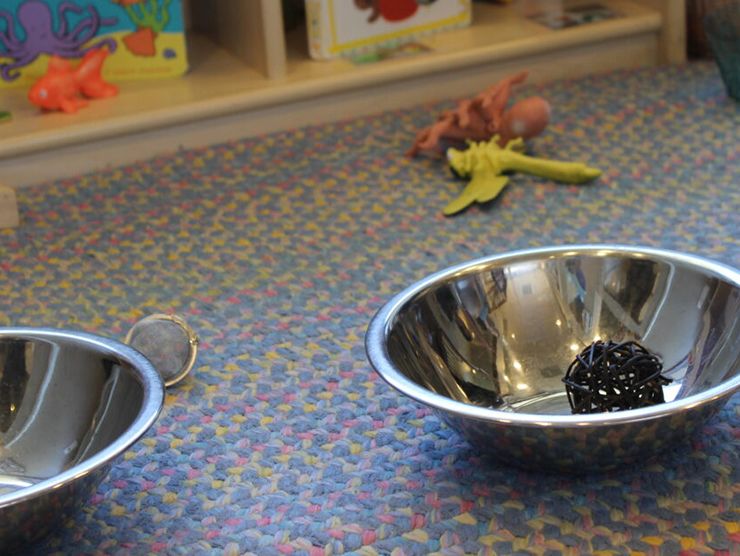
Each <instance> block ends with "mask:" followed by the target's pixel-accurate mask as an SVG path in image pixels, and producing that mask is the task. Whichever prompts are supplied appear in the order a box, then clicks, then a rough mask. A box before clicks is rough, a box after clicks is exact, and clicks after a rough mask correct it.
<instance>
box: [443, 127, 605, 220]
mask: <svg viewBox="0 0 740 556" xmlns="http://www.w3.org/2000/svg"><path fill="white" fill-rule="evenodd" d="M497 141H498V136H495V137H493V138H492V139H491V140H490V141H480V142H475V141H468V148H467V149H466V150H464V151H460V150H457V149H448V150H447V160H448V161H449V163H450V168H452V171H453V172H455V173H456V174H457V175H459V176H461V177H468V176H469V177H470V182H468V185H467V186H466V187H465V189H464V190H463V192H462V193H461V194H460V196H459V197H458V198H457V199H455V200H454V201H452V202H451V203H450V204H448V205H447V206H446V207H445V208H444V209H443V210H442V212H443V213H444V215H445V216H451V215H453V214H456V213H458V212H460V211H461V210H464V209H466V208H468V207H469V206H470V205H471V204H473V203H486V202H488V201H491V200H493V199H495V198H496V197H498V194H499V193H501V191H502V190H503V189H504V187H506V184H507V183H508V182H509V178H508V176H504V175H502V174H503V173H504V172H524V173H526V174H533V175H535V176H540V177H543V178H549V179H552V180H556V181H561V182H565V183H575V184H581V183H586V182H589V181H592V180H594V179H596V178H598V177H599V176H600V175H601V171H600V170H597V169H596V168H590V167H589V166H586V165H585V164H582V163H580V162H560V161H557V160H546V159H544V158H535V157H533V156H527V155H524V154H522V153H521V151H523V150H524V141H523V140H522V139H521V138H517V139H513V140H511V141H509V142H508V143H507V144H506V146H505V147H503V148H501V147H499V146H498V143H497Z"/></svg>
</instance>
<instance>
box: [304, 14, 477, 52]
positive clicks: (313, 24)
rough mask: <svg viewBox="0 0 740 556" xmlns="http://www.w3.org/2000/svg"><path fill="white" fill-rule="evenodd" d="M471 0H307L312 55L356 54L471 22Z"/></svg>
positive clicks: (307, 22) (399, 43)
mask: <svg viewBox="0 0 740 556" xmlns="http://www.w3.org/2000/svg"><path fill="white" fill-rule="evenodd" d="M471 11H472V8H471V0H306V25H307V27H308V43H309V52H310V54H311V57H313V58H316V59H329V58H336V57H339V56H346V57H353V56H357V55H359V54H362V53H366V52H370V51H372V50H373V49H377V48H379V47H388V46H394V45H401V44H404V43H407V42H410V41H413V40H415V39H418V38H419V37H421V36H424V35H427V34H430V33H434V32H437V31H441V30H443V29H450V28H454V27H464V26H466V25H469V24H470V18H471Z"/></svg>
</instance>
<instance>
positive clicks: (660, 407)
mask: <svg viewBox="0 0 740 556" xmlns="http://www.w3.org/2000/svg"><path fill="white" fill-rule="evenodd" d="M739 315H740V273H739V272H738V271H737V270H735V269H732V268H729V267H727V266H724V265H722V264H718V263H715V262H712V261H709V260H706V259H703V258H700V257H695V256H691V255H686V254H681V253H676V252H671V251H665V250H659V249H649V248H638V247H624V246H614V245H585V246H571V247H555V248H544V249H532V250H526V251H518V252H513V253H508V254H504V255H500V256H493V257H489V258H484V259H480V260H476V261H472V262H469V263H466V264H462V265H459V266H456V267H453V268H450V269H447V270H443V271H442V272H439V273H437V274H434V275H432V276H429V277H428V278H425V279H423V280H421V281H420V282H418V283H416V284H414V285H412V286H411V287H409V288H408V289H406V290H405V291H403V292H401V293H400V294H398V295H397V296H396V297H394V298H393V299H392V300H390V301H389V302H388V303H387V304H386V305H385V306H384V307H382V308H381V309H380V311H379V312H378V313H377V315H376V316H375V317H374V318H373V320H372V322H371V323H370V326H369V328H368V331H367V335H366V340H365V342H366V350H367V354H368V358H369V360H370V362H371V364H372V365H373V367H374V368H375V370H376V371H377V372H378V373H379V374H380V376H381V377H383V378H384V379H385V380H386V381H387V382H388V383H389V384H390V385H391V386H393V387H395V388H397V389H398V390H400V391H401V392H402V393H404V394H406V395H407V396H410V397H411V398H413V399H415V400H417V401H419V402H421V403H423V404H425V405H427V406H430V407H432V408H434V409H435V410H437V411H438V413H439V414H440V415H441V417H442V418H443V419H444V420H445V421H446V422H447V423H449V425H450V426H451V427H453V428H455V429H456V430H458V431H459V432H461V433H462V434H463V435H464V436H465V437H466V438H467V439H468V440H469V442H470V443H471V444H472V445H473V446H475V447H477V448H479V449H481V450H485V451H488V452H490V453H492V454H493V455H494V456H496V457H497V458H499V459H500V460H503V461H505V462H507V463H511V464H514V465H517V466H520V467H526V468H536V469H544V470H568V471H585V470H593V469H604V470H605V469H610V468H614V467H617V466H620V465H624V464H628V463H632V462H637V461H640V460H644V459H648V458H650V457H652V456H655V455H656V454H658V453H659V452H661V451H662V450H664V449H665V448H666V447H668V446H671V445H673V444H674V443H676V442H677V441H679V440H682V439H684V438H685V437H687V436H688V435H689V434H690V433H691V432H692V431H693V430H695V429H696V428H697V427H698V426H700V425H701V423H702V422H704V421H705V420H706V419H707V418H708V417H710V416H711V415H713V414H715V413H716V412H717V411H718V410H719V409H720V408H721V407H722V405H723V404H724V403H725V402H727V401H728V400H729V398H730V396H732V394H733V392H735V391H736V390H738V388H740V376H739V373H738V367H739V366H740V365H739V362H740V334H739V329H740V324H739V318H740V317H739ZM598 339H600V340H614V341H623V340H635V341H637V342H639V343H640V344H642V345H643V346H644V347H646V348H647V349H648V350H650V351H651V352H653V353H655V354H657V355H659V356H660V358H661V359H662V361H663V365H664V371H663V374H664V375H665V376H667V377H669V378H670V379H672V383H671V384H670V385H668V386H665V387H664V394H665V403H661V404H657V405H654V406H651V407H644V408H640V409H632V410H625V411H616V412H607V413H598V414H588V415H573V414H571V409H570V405H569V402H568V398H567V393H566V390H565V387H564V384H563V382H562V379H563V376H564V374H565V371H566V370H567V368H568V366H569V364H570V363H571V362H572V361H573V359H574V356H575V355H576V354H577V353H578V352H580V351H581V350H582V349H583V348H584V347H586V346H588V345H590V344H591V343H592V342H594V341H595V340H598Z"/></svg>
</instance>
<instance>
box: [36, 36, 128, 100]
mask: <svg viewBox="0 0 740 556" xmlns="http://www.w3.org/2000/svg"><path fill="white" fill-rule="evenodd" d="M107 56H108V50H107V49H105V48H99V49H97V50H91V51H89V52H88V53H87V54H85V56H84V58H82V61H81V62H80V65H79V66H77V67H76V68H75V69H72V65H71V64H70V63H69V62H68V61H67V60H64V59H62V58H60V57H58V56H52V57H51V59H50V60H49V68H48V69H47V70H46V75H44V76H42V77H41V78H40V79H39V80H38V81H36V83H34V85H33V87H31V90H30V91H29V92H28V100H30V101H31V102H32V103H33V104H35V105H36V106H38V107H40V108H44V109H46V110H62V111H64V112H67V113H68V114H71V113H74V112H77V110H78V109H79V108H82V107H83V106H87V101H86V100H85V99H83V98H81V96H80V95H84V96H85V97H88V98H106V97H112V96H115V95H117V94H118V87H116V86H115V85H111V84H110V83H107V82H105V81H103V78H102V77H101V75H100V70H101V68H102V67H103V62H104V61H105V59H106V57H107Z"/></svg>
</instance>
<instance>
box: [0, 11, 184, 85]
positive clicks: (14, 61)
mask: <svg viewBox="0 0 740 556" xmlns="http://www.w3.org/2000/svg"><path fill="white" fill-rule="evenodd" d="M101 47H105V48H107V49H108V50H109V51H110V53H111V55H110V56H109V57H108V59H107V60H106V62H105V66H104V67H103V77H104V78H105V79H107V80H110V81H112V82H115V81H123V80H130V79H149V78H159V77H172V76H177V75H182V74H183V73H185V72H186V71H187V67H188V64H187V52H186V46H185V25H184V20H183V13H182V3H181V0H79V1H71V0H2V2H0V87H28V86H30V85H31V84H32V83H33V82H34V81H35V80H37V79H38V78H39V77H41V76H42V75H44V73H45V72H46V69H47V66H48V63H49V59H50V58H51V56H59V57H61V58H66V59H69V60H71V61H72V62H75V61H76V60H78V59H80V58H82V56H84V55H85V53H87V52H88V51H90V50H91V49H96V48H101Z"/></svg>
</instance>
